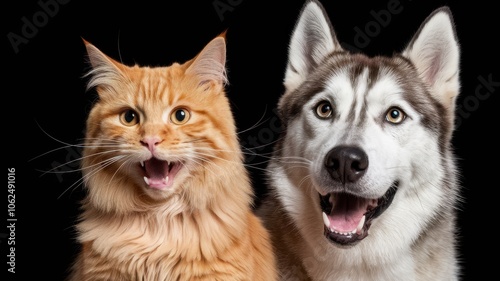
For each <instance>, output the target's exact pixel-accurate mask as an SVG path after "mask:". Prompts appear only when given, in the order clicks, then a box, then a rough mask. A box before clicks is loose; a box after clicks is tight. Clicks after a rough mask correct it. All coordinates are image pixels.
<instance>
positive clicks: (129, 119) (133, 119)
mask: <svg viewBox="0 0 500 281" xmlns="http://www.w3.org/2000/svg"><path fill="white" fill-rule="evenodd" d="M120 122H121V123H122V124H123V125H125V126H129V127H130V126H134V125H135V124H137V123H139V114H137V112H135V111H133V110H132V109H127V110H125V111H123V112H122V113H120Z"/></svg>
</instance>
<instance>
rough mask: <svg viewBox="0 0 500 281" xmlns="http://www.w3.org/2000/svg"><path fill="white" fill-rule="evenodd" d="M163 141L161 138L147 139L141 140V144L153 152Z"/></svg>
mask: <svg viewBox="0 0 500 281" xmlns="http://www.w3.org/2000/svg"><path fill="white" fill-rule="evenodd" d="M162 141H163V140H162V139H161V138H160V137H145V138H143V139H142V140H141V144H142V145H143V146H145V147H147V148H148V149H149V151H151V152H153V151H154V150H155V148H156V146H157V145H158V144H159V143H161V142H162Z"/></svg>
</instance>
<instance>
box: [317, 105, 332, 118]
mask: <svg viewBox="0 0 500 281" xmlns="http://www.w3.org/2000/svg"><path fill="white" fill-rule="evenodd" d="M332 113H333V106H332V104H331V103H330V102H328V101H322V102H320V103H318V104H317V105H316V116H318V117H319V118H321V119H326V118H329V117H330V116H332Z"/></svg>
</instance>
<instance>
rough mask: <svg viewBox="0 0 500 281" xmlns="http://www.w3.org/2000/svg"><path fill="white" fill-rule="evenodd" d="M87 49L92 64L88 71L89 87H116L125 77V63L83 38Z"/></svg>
mask: <svg viewBox="0 0 500 281" xmlns="http://www.w3.org/2000/svg"><path fill="white" fill-rule="evenodd" d="M82 40H83V43H84V44H85V48H86V50H87V58H88V62H89V64H90V66H91V69H90V71H88V72H87V73H86V75H85V76H88V77H89V78H90V79H89V81H88V83H87V89H91V88H94V87H97V88H107V89H110V90H112V89H114V88H115V85H117V83H118V82H120V81H123V80H124V79H125V75H124V74H123V68H124V67H125V66H124V65H123V64H121V63H119V62H117V61H116V60H114V59H112V58H110V57H108V56H107V55H106V54H104V53H103V52H101V51H100V50H99V49H98V48H97V47H95V46H94V45H92V44H91V43H90V42H88V41H86V40H85V39H83V38H82Z"/></svg>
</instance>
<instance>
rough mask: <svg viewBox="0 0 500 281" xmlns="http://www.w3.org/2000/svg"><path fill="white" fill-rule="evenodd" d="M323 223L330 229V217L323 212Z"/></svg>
mask: <svg viewBox="0 0 500 281" xmlns="http://www.w3.org/2000/svg"><path fill="white" fill-rule="evenodd" d="M323 223H324V224H325V226H326V227H327V228H330V220H329V219H328V216H327V215H326V214H325V212H323Z"/></svg>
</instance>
